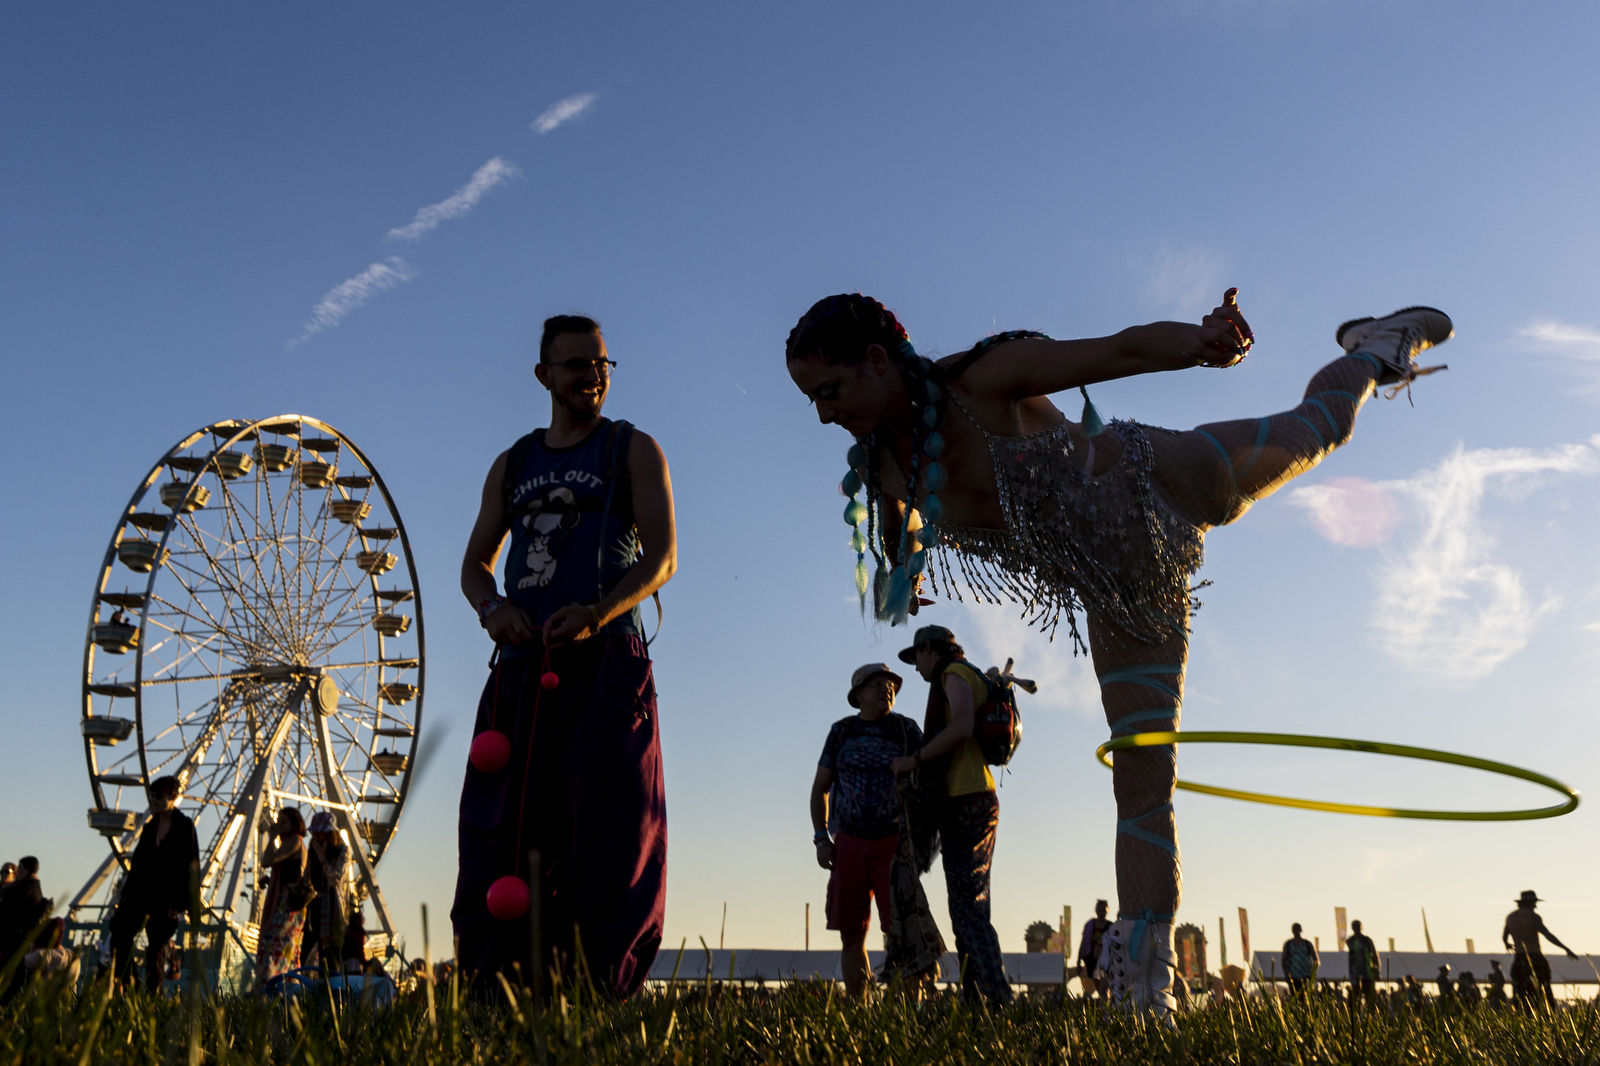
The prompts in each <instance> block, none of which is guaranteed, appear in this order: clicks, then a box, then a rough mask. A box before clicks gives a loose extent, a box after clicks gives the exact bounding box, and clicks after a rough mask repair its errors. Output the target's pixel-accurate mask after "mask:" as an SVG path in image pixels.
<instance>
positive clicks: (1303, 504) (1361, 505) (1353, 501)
mask: <svg viewBox="0 0 1600 1066" xmlns="http://www.w3.org/2000/svg"><path fill="white" fill-rule="evenodd" d="M1289 504H1290V506H1292V507H1300V508H1303V509H1304V510H1306V511H1307V512H1309V513H1310V518H1311V524H1312V525H1313V526H1315V527H1316V528H1317V532H1318V533H1321V534H1322V535H1323V536H1324V537H1327V538H1328V539H1329V540H1331V541H1333V542H1334V543H1335V544H1343V545H1345V546H1346V547H1350V548H1375V547H1377V546H1378V545H1379V544H1382V543H1383V542H1384V541H1386V540H1388V539H1389V536H1390V535H1391V534H1392V533H1393V532H1394V528H1395V526H1396V525H1398V524H1399V522H1400V509H1399V508H1398V507H1396V506H1395V503H1394V497H1392V496H1390V495H1389V493H1388V492H1387V491H1386V490H1385V489H1384V488H1383V486H1382V485H1379V484H1376V483H1375V482H1371V481H1368V480H1366V479H1365V478H1359V477H1336V478H1329V479H1328V480H1327V481H1324V482H1322V483H1321V484H1320V485H1307V486H1304V487H1302V488H1297V489H1293V490H1292V491H1290V493H1289Z"/></svg>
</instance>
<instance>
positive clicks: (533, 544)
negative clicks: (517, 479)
mask: <svg viewBox="0 0 1600 1066" xmlns="http://www.w3.org/2000/svg"><path fill="white" fill-rule="evenodd" d="M527 510H528V513H527V514H525V515H523V516H522V528H523V529H525V530H527V531H528V533H529V537H528V559H527V565H528V573H527V574H526V575H525V576H524V577H523V578H522V579H521V580H520V581H518V582H517V588H519V589H528V588H545V587H547V586H548V585H549V584H550V582H551V581H553V580H555V576H556V564H557V563H558V562H559V561H560V560H559V559H558V558H557V556H558V555H560V553H561V548H562V546H563V545H564V544H565V543H566V540H567V531H568V530H570V529H572V528H574V527H575V526H577V524H578V521H579V518H580V517H581V516H580V514H579V512H578V500H577V497H575V496H574V495H573V494H572V490H571V489H569V488H565V487H555V488H549V489H546V490H545V491H544V492H543V493H542V494H541V495H540V496H538V497H537V498H536V499H534V500H533V501H531V502H530V503H529V504H528V506H527Z"/></svg>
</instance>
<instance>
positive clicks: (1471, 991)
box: [1456, 970, 1483, 1007]
mask: <svg viewBox="0 0 1600 1066" xmlns="http://www.w3.org/2000/svg"><path fill="white" fill-rule="evenodd" d="M1456 999H1458V1000H1460V1001H1461V1005H1462V1006H1463V1007H1476V1006H1477V1005H1478V1004H1479V1003H1481V1002H1482V1001H1483V994H1482V993H1481V992H1479V991H1478V982H1477V981H1475V980H1473V978H1472V971H1471V970H1464V971H1462V974H1461V976H1460V978H1458V979H1457V980H1456Z"/></svg>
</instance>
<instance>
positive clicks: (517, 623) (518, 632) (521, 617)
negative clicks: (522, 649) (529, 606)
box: [483, 603, 539, 644]
mask: <svg viewBox="0 0 1600 1066" xmlns="http://www.w3.org/2000/svg"><path fill="white" fill-rule="evenodd" d="M483 628H484V629H486V630H488V632H489V636H490V637H491V638H493V640H494V642H495V643H496V644H521V643H522V642H523V641H525V640H532V639H533V635H534V634H535V633H537V632H538V630H539V627H538V626H536V625H534V624H533V619H531V618H529V617H528V612H527V611H524V610H523V609H522V608H521V607H518V606H517V605H516V604H513V603H502V604H501V605H500V606H498V607H496V608H495V609H494V610H493V611H491V612H490V613H489V618H488V620H487V621H486V622H485V623H484V626H483Z"/></svg>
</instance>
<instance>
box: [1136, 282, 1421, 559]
mask: <svg viewBox="0 0 1600 1066" xmlns="http://www.w3.org/2000/svg"><path fill="white" fill-rule="evenodd" d="M1451 331H1452V327H1451V325H1450V319H1449V317H1448V316H1447V315H1445V314H1444V313H1443V312H1441V311H1435V310H1433V309H1432V308H1425V307H1424V308H1410V309H1408V310H1406V311H1400V312H1396V313H1395V314H1393V315H1390V316H1388V317H1387V318H1383V319H1372V320H1363V321H1358V322H1355V323H1346V324H1345V326H1343V327H1341V328H1340V332H1339V336H1340V338H1341V342H1342V343H1343V344H1344V347H1345V350H1346V351H1347V352H1348V353H1349V354H1347V355H1345V356H1343V357H1341V358H1338V359H1335V360H1334V361H1333V362H1331V363H1329V364H1328V365H1327V366H1325V367H1323V368H1322V369H1321V370H1319V371H1317V373H1316V374H1315V376H1313V377H1312V379H1311V383H1310V384H1309V385H1307V386H1306V391H1305V396H1304V397H1303V398H1302V399H1301V401H1300V403H1299V405H1298V406H1296V407H1294V408H1291V409H1290V410H1288V411H1282V412H1280V413H1278V414H1275V415H1267V416H1266V417H1263V418H1245V419H1236V420H1234V421H1229V422H1212V423H1208V424H1206V425H1202V426H1196V427H1195V428H1194V429H1192V430H1189V431H1188V432H1180V431H1174V430H1164V429H1151V430H1149V431H1148V433H1149V437H1150V444H1151V447H1152V449H1153V451H1154V453H1155V470H1154V475H1155V481H1156V484H1157V485H1159V486H1160V488H1161V490H1162V492H1163V493H1164V494H1165V495H1166V497H1167V499H1168V501H1169V502H1171V503H1172V505H1173V506H1174V507H1176V508H1177V510H1178V512H1179V513H1180V514H1181V515H1182V516H1183V517H1184V518H1185V519H1186V520H1187V521H1189V522H1190V523H1191V524H1192V525H1195V526H1198V527H1199V528H1201V529H1209V528H1211V527H1212V526H1222V525H1227V524H1228V523H1229V522H1233V521H1236V520H1237V519H1238V518H1239V517H1240V516H1242V515H1243V514H1244V513H1245V512H1246V511H1248V510H1249V509H1250V505H1251V504H1253V503H1255V502H1256V501H1257V500H1260V499H1264V498H1265V497H1267V496H1270V495H1271V494H1272V493H1274V492H1276V491H1278V489H1280V488H1282V487H1283V486H1284V485H1285V484H1287V483H1288V482H1289V481H1291V480H1293V479H1294V478H1296V477H1299V476H1300V475H1301V474H1303V473H1305V472H1306V471H1308V470H1310V469H1311V468H1312V467H1314V466H1316V465H1317V464H1318V463H1320V462H1322V460H1323V459H1325V458H1327V456H1328V455H1329V453H1331V452H1332V451H1333V450H1334V449H1335V448H1338V447H1340V446H1341V445H1343V444H1345V443H1347V442H1348V441H1349V440H1350V436H1351V434H1352V433H1353V432H1354V431H1355V422H1356V414H1357V412H1359V411H1360V410H1361V406H1362V404H1364V403H1366V401H1367V400H1368V399H1370V398H1371V396H1372V394H1373V393H1374V392H1375V391H1376V389H1377V386H1378V385H1380V384H1389V383H1391V382H1404V383H1409V382H1410V381H1411V380H1412V379H1413V378H1415V377H1418V376H1420V375H1421V374H1422V373H1430V372H1431V371H1422V370H1419V369H1418V367H1417V365H1416V357H1417V354H1418V353H1420V352H1422V351H1425V350H1427V349H1428V348H1431V347H1433V346H1434V345H1435V344H1440V343H1443V342H1444V341H1445V340H1448V339H1449V338H1450V336H1451ZM1434 369H1439V368H1437V367H1436V368H1434Z"/></svg>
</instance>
